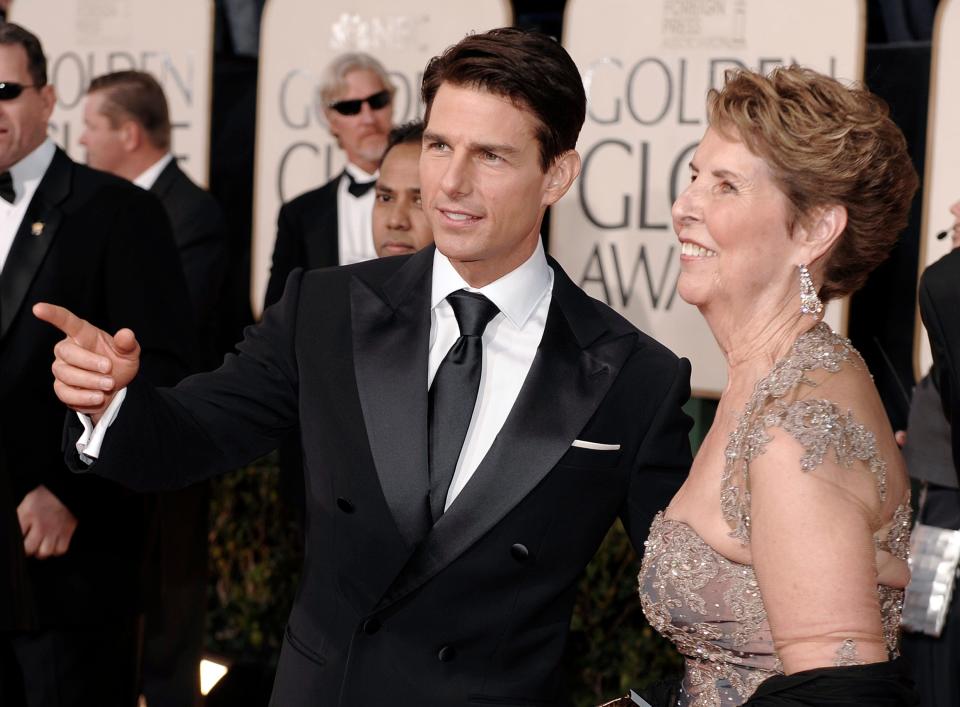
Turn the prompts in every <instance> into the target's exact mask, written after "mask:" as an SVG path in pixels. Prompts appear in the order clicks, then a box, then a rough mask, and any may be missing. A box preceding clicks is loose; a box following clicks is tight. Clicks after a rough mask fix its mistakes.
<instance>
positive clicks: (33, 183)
mask: <svg viewBox="0 0 960 707" xmlns="http://www.w3.org/2000/svg"><path fill="white" fill-rule="evenodd" d="M56 152H57V146H56V145H54V144H53V140H51V139H50V138H46V139H45V140H44V141H43V142H41V143H40V145H39V146H38V147H37V148H36V149H35V150H34V151H33V152H31V153H30V154H29V155H27V156H26V157H24V158H23V159H22V160H20V161H19V162H17V163H16V164H15V165H13V166H12V167H11V168H10V176H11V177H13V188H14V189H15V190H16V192H17V201H20V199H22V198H23V197H25V196H29V197H30V198H32V197H33V192H34V191H35V190H36V188H37V185H39V184H40V180H41V179H43V175H44V174H46V172H47V168H48V167H49V166H50V163H51V162H53V156H54V154H56ZM28 185H29V186H30V187H31V189H30V190H29V194H28V193H27V191H28V190H27V189H26V187H27V186H28Z"/></svg>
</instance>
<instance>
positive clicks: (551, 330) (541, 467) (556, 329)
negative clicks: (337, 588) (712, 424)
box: [378, 289, 636, 608]
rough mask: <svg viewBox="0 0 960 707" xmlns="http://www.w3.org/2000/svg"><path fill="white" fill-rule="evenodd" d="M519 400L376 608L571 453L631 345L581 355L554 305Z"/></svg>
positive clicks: (437, 565)
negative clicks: (473, 471)
mask: <svg viewBox="0 0 960 707" xmlns="http://www.w3.org/2000/svg"><path fill="white" fill-rule="evenodd" d="M556 294H557V290H556V289H555V290H554V295H555V296H554V300H553V301H552V302H551V305H550V313H549V315H548V317H547V325H546V329H545V330H544V336H543V340H542V342H541V344H540V348H539V349H538V350H537V355H536V357H535V358H534V361H533V364H532V365H531V367H530V372H529V373H528V374H527V379H526V380H525V381H524V384H523V387H522V388H521V390H520V395H519V396H518V397H517V401H516V403H514V406H513V409H512V410H511V411H510V414H509V416H508V417H507V420H506V422H505V423H504V426H503V429H501V430H500V434H498V435H497V438H496V439H495V440H494V442H493V445H492V446H491V448H490V451H489V452H487V455H486V456H485V457H484V459H483V462H481V464H480V466H479V467H478V468H477V471H476V472H475V473H474V475H473V477H472V478H471V479H470V481H469V482H468V483H467V485H466V486H465V487H464V489H463V491H461V492H460V495H459V496H457V498H456V500H454V502H453V503H452V504H451V505H450V508H449V509H448V510H447V512H446V513H444V514H443V516H441V517H440V520H439V521H437V523H436V525H434V526H433V529H432V531H431V532H430V534H429V535H428V536H427V537H426V539H425V540H424V542H423V544H422V545H421V546H420V547H419V548H417V550H416V552H415V553H414V555H413V556H412V557H411V559H410V561H409V562H408V564H407V566H406V567H405V568H404V571H403V573H401V575H400V576H399V577H398V578H397V581H396V582H395V583H394V585H393V586H392V587H391V589H390V591H389V592H388V593H387V594H386V596H384V598H383V599H382V600H381V602H380V604H379V607H378V608H383V607H385V606H387V605H389V604H392V603H394V602H396V601H398V600H399V599H401V598H402V597H404V596H405V595H407V594H409V593H410V592H412V591H414V590H415V589H417V588H418V587H420V586H421V585H423V584H424V583H425V582H426V581H428V580H429V579H430V578H431V577H433V576H434V575H435V574H437V573H438V572H439V571H440V570H442V569H443V568H444V567H446V566H447V565H449V564H450V563H451V562H453V561H454V560H455V559H456V558H457V557H459V556H460V555H461V554H462V553H463V552H464V551H465V550H467V548H469V547H470V546H471V545H473V544H474V543H475V542H477V540H479V539H480V538H481V537H483V535H484V534H486V533H487V532H488V531H489V530H490V529H491V528H493V527H494V526H495V525H496V524H497V523H499V522H500V520H501V519H503V517H504V516H506V515H507V513H509V512H510V510H511V509H513V508H514V507H515V506H516V505H517V504H518V503H520V501H521V500H523V498H524V497H525V496H527V494H529V493H530V492H531V491H532V490H533V489H534V487H536V486H537V484H539V483H540V482H541V481H542V480H543V478H544V477H545V476H546V475H547V474H548V473H549V472H550V470H551V469H552V468H553V467H554V465H555V464H556V463H557V462H558V461H559V460H560V457H562V456H563V454H564V453H565V452H566V451H567V450H568V449H569V448H570V445H571V444H572V443H573V440H574V439H576V436H577V434H578V433H579V432H580V431H581V430H582V429H583V428H584V426H585V425H586V424H587V422H588V421H589V420H590V418H591V417H592V416H593V414H594V412H595V411H596V409H597V407H598V406H599V405H600V402H601V401H602V400H603V398H604V396H605V395H606V393H607V391H608V390H609V389H610V385H611V384H612V383H613V381H614V379H615V378H616V376H617V373H618V372H619V370H620V366H621V365H622V364H623V361H624V360H625V359H626V358H627V356H628V355H629V353H630V351H631V350H632V349H633V347H634V345H635V342H636V337H635V336H634V335H632V334H628V335H626V336H622V337H616V338H612V339H610V338H608V339H607V340H605V341H600V342H596V343H594V344H591V345H590V346H589V347H587V348H586V349H581V348H580V345H579V344H578V342H577V337H576V336H575V335H574V332H573V330H572V329H571V327H570V325H569V324H568V322H567V319H566V317H565V315H564V312H563V311H562V310H561V306H560V305H559V303H558V302H557V300H558V298H557V297H556Z"/></svg>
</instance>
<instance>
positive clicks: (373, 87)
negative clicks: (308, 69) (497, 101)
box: [264, 53, 394, 307]
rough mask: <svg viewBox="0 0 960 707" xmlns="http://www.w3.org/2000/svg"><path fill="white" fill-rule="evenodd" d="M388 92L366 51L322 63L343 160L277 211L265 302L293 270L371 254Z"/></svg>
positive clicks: (389, 117)
mask: <svg viewBox="0 0 960 707" xmlns="http://www.w3.org/2000/svg"><path fill="white" fill-rule="evenodd" d="M393 93H394V87H393V84H392V83H391V82H390V78H389V77H388V76H387V72H386V69H384V68H383V66H382V65H381V64H380V62H379V61H377V60H376V59H374V58H373V57H372V56H370V55H369V54H361V53H351V54H341V55H340V56H338V57H337V58H336V59H334V60H333V62H332V63H331V64H330V66H329V67H327V70H326V73H325V75H324V79H323V82H322V84H321V86H320V104H321V105H322V106H323V114H324V116H325V118H326V120H327V124H328V125H329V127H330V133H331V134H332V135H333V136H334V137H335V138H336V139H337V144H338V145H339V146H340V147H341V148H342V149H343V151H344V153H346V158H347V164H346V167H345V168H344V170H343V172H341V173H340V174H338V175H337V176H336V177H334V178H333V179H331V180H330V181H329V182H327V183H326V184H324V185H323V186H322V187H320V188H318V189H314V190H312V191H308V192H306V193H305V194H301V195H300V196H298V197H297V198H296V199H294V200H293V201H290V202H288V203H286V204H284V205H283V207H282V208H281V209H280V215H279V217H278V218H277V240H276V242H275V244H274V247H273V265H272V267H271V269H270V281H269V283H268V284H267V294H266V297H265V298H264V306H265V307H269V306H270V305H271V304H273V303H274V302H276V301H277V300H278V299H280V295H281V294H282V293H283V286H284V284H285V283H286V281H287V276H288V275H289V274H290V272H291V271H292V270H293V269H294V268H304V269H305V270H310V269H312V268H326V267H330V266H333V265H350V264H351V263H359V262H362V261H364V260H372V259H373V258H376V257H377V252H376V250H374V247H373V236H372V234H371V227H370V214H371V213H372V211H373V201H374V193H373V186H374V184H375V183H376V181H377V174H378V169H379V168H380V160H382V159H383V153H384V152H385V151H386V148H387V135H388V134H389V133H390V128H391V126H392V123H393Z"/></svg>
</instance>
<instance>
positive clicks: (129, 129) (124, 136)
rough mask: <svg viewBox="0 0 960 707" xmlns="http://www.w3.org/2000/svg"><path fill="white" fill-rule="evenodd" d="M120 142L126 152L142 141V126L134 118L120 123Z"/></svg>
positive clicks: (137, 146)
mask: <svg viewBox="0 0 960 707" xmlns="http://www.w3.org/2000/svg"><path fill="white" fill-rule="evenodd" d="M119 133H120V144H121V145H123V149H124V150H126V151H127V152H134V151H135V150H137V149H138V148H139V147H140V145H141V144H142V143H143V139H144V135H143V126H142V125H140V124H139V123H138V122H136V121H135V120H125V121H123V122H122V123H121V124H120V128H119Z"/></svg>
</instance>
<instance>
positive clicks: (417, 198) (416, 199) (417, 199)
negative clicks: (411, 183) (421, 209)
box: [413, 194, 423, 206]
mask: <svg viewBox="0 0 960 707" xmlns="http://www.w3.org/2000/svg"><path fill="white" fill-rule="evenodd" d="M413 203H414V205H415V206H422V205H423V201H422V200H421V199H420V195H419V194H417V196H415V197H413Z"/></svg>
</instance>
